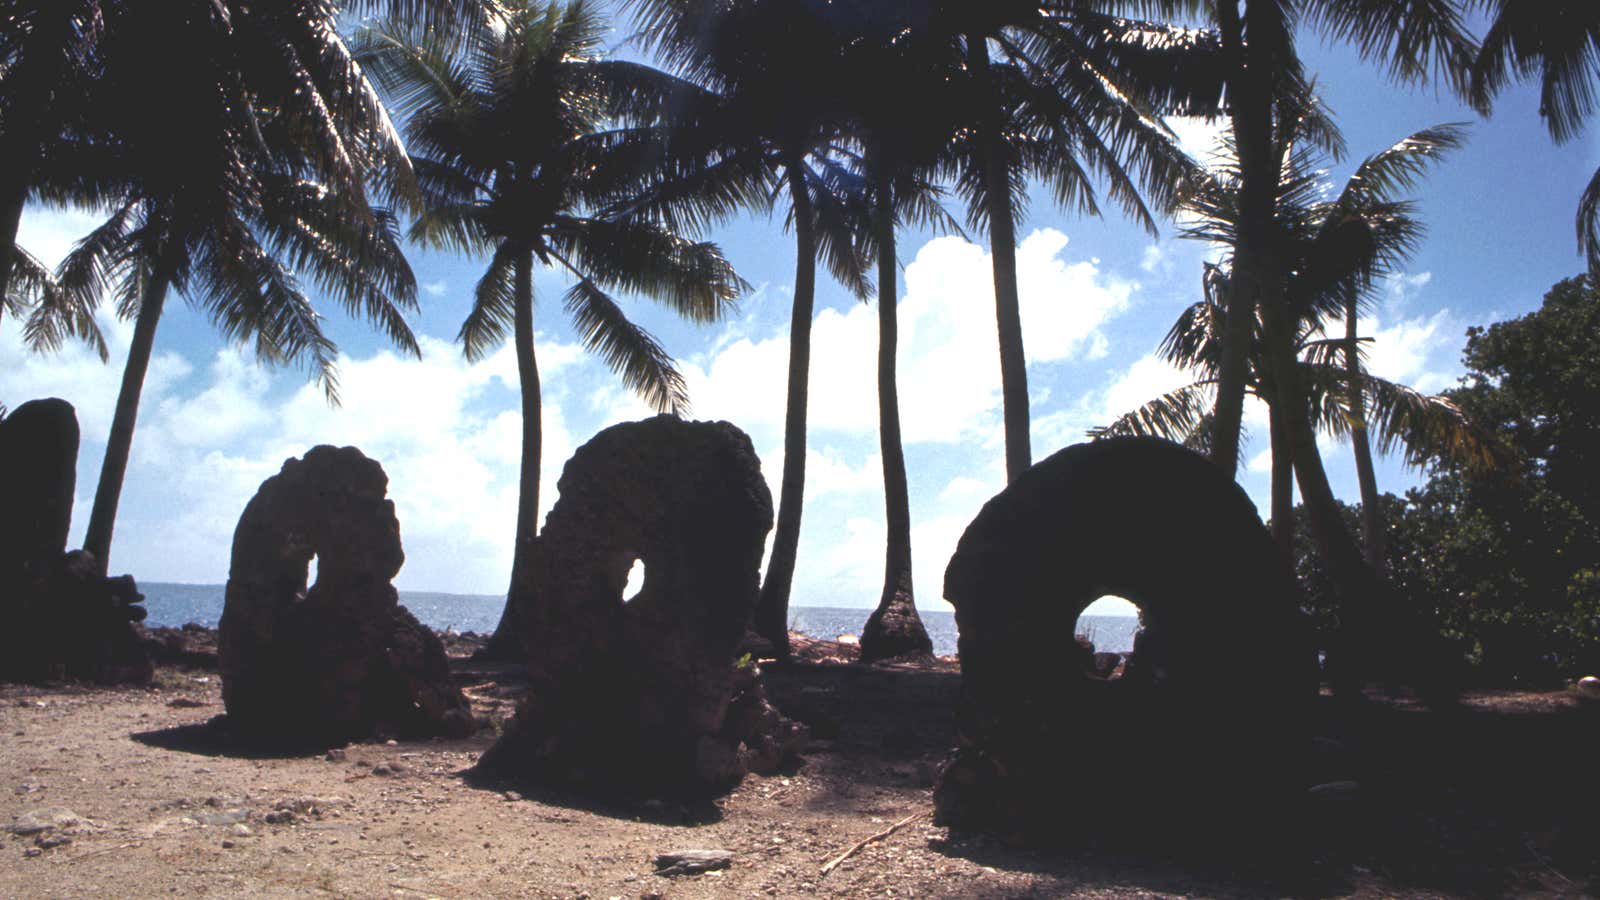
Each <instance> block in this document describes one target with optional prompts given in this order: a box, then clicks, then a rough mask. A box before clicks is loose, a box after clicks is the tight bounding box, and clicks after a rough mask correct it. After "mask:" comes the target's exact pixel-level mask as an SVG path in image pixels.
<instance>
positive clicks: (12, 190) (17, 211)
mask: <svg viewBox="0 0 1600 900" xmlns="http://www.w3.org/2000/svg"><path fill="white" fill-rule="evenodd" d="M27 196H28V191H27V189H26V188H25V187H24V186H23V185H21V184H17V185H7V187H6V189H5V190H4V192H0V301H3V300H4V298H5V297H6V292H7V291H10V290H11V264H12V261H13V260H14V259H15V258H16V250H17V228H18V227H20V226H21V224H22V208H23V206H24V205H25V204H26V202H27ZM4 306H5V304H4V303H3V302H0V308H3V307H4Z"/></svg>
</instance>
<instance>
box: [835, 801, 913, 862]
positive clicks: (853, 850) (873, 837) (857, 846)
mask: <svg viewBox="0 0 1600 900" xmlns="http://www.w3.org/2000/svg"><path fill="white" fill-rule="evenodd" d="M927 813H928V811H927V810H925V809H924V810H920V811H918V812H914V813H912V814H911V815H909V816H906V817H905V818H904V819H901V820H900V821H898V822H896V823H894V824H893V825H890V826H889V827H888V828H885V829H883V830H882V831H879V832H876V833H874V834H869V835H867V836H866V837H864V838H862V839H861V840H859V841H856V842H855V843H854V844H851V845H850V846H849V847H847V848H845V851H844V852H843V853H840V854H839V855H838V856H835V857H834V858H833V859H830V860H828V861H827V862H825V863H823V864H822V872H821V874H822V875H827V874H828V873H829V872H832V871H833V870H834V869H837V868H839V864H840V863H842V862H844V861H845V860H847V859H849V858H850V857H852V856H855V855H856V854H857V853H859V852H861V848H862V847H865V846H866V845H868V844H870V843H872V842H873V841H881V840H883V839H884V838H886V837H888V836H889V835H891V834H894V833H895V832H896V831H899V830H900V829H902V828H904V827H906V826H907V825H910V824H911V823H912V822H915V821H916V820H917V819H919V818H921V817H922V816H925V815H927Z"/></svg>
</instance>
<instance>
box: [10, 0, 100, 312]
mask: <svg viewBox="0 0 1600 900" xmlns="http://www.w3.org/2000/svg"><path fill="white" fill-rule="evenodd" d="M101 5H102V3H101V0H9V2H6V3H5V4H4V5H3V6H0V66H3V71H4V72H5V79H4V82H3V86H0V126H3V127H0V306H7V307H12V303H11V294H10V284H11V279H12V278H13V277H14V275H13V272H14V271H16V272H17V274H19V275H20V276H21V277H22V278H23V279H25V280H27V281H28V282H29V284H28V285H27V288H28V289H29V290H33V291H37V290H38V284H39V282H38V275H39V274H40V267H39V266H38V265H37V260H34V259H32V258H31V257H29V256H26V255H25V254H23V255H18V253H17V248H16V240H17V227H18V224H19V223H20V222H21V220H22V210H23V207H24V206H25V205H26V203H27V201H28V198H29V195H30V194H32V193H33V192H34V191H35V190H36V189H37V188H38V186H39V185H38V178H39V172H38V169H39V167H40V165H41V164H42V163H43V162H44V161H46V160H47V159H49V158H50V157H51V156H52V155H53V154H54V152H55V151H57V150H58V149H60V146H61V142H62V140H63V138H64V136H65V134H66V133H67V131H68V130H69V128H70V127H71V124H70V123H71V122H72V119H73V117H74V116H76V115H79V114H81V113H82V106H81V104H80V103H79V102H78V101H79V99H80V98H81V97H82V96H83V93H84V90H85V88H86V86H87V85H88V83H89V81H90V79H91V78H92V72H93V70H94V68H95V55H96V45H97V43H98V41H99V37H100V32H101V27H102V24H103V17H102V14H101ZM14 261H15V262H14ZM9 311H11V312H12V313H13V314H15V313H16V312H17V310H16V309H15V308H14V307H12V308H10V310H9Z"/></svg>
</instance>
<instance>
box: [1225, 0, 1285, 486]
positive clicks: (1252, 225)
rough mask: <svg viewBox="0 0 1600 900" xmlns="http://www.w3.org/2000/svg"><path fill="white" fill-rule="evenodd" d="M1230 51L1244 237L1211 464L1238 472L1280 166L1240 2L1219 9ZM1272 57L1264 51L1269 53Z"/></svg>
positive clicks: (1239, 243) (1236, 258)
mask: <svg viewBox="0 0 1600 900" xmlns="http://www.w3.org/2000/svg"><path fill="white" fill-rule="evenodd" d="M1217 10H1218V13H1219V22H1218V24H1219V25H1220V30H1221V32H1222V46H1223V52H1224V53H1225V54H1226V55H1227V56H1228V57H1229V58H1230V68H1231V70H1232V71H1231V74H1230V75H1229V78H1228V87H1227V90H1228V94H1229V96H1231V97H1233V98H1235V99H1234V100H1233V101H1232V103H1231V116H1232V120H1233V139H1234V146H1235V148H1236V152H1237V153H1238V155H1239V170H1240V173H1241V183H1240V186H1239V222H1238V236H1237V238H1236V242H1235V245H1234V252H1233V276H1232V278H1231V279H1230V280H1229V286H1228V295H1227V308H1226V316H1225V320H1224V322H1223V334H1222V358H1221V360H1220V361H1219V363H1218V366H1217V405H1216V412H1215V414H1214V416H1213V417H1212V422H1211V459H1212V461H1214V462H1215V463H1216V464H1217V465H1219V466H1221V467H1222V468H1223V469H1224V470H1225V471H1227V472H1228V474H1230V475H1232V474H1234V473H1235V472H1236V471H1237V470H1238V466H1239V430H1240V426H1241V424H1242V422H1243V419H1244V393H1245V384H1246V382H1247V381H1248V380H1249V377H1250V342H1251V339H1252V338H1253V331H1254V327H1255V318H1256V309H1257V308H1258V305H1265V304H1267V303H1269V302H1270V301H1271V298H1270V297H1268V296H1267V290H1268V286H1269V285H1271V283H1272V282H1271V280H1270V278H1269V276H1268V271H1267V270H1268V269H1269V268H1270V265H1269V264H1270V262H1271V260H1270V255H1271V252H1272V251H1271V246H1270V240H1269V238H1270V235H1271V233H1272V218H1273V204H1274V198H1275V196H1276V193H1277V192H1276V186H1277V179H1278V166H1276V165H1274V164H1273V162H1274V159H1275V157H1274V154H1273V152H1272V121H1273V120H1272V90H1271V85H1270V84H1269V83H1268V79H1269V77H1270V73H1267V72H1258V71H1257V70H1256V68H1255V67H1251V66H1247V65H1246V64H1245V63H1246V54H1247V53H1249V52H1251V51H1254V50H1256V49H1257V48H1256V47H1254V45H1251V46H1250V47H1248V48H1247V47H1246V45H1245V42H1244V30H1243V24H1242V23H1241V22H1240V20H1239V11H1238V8H1237V6H1235V5H1234V4H1233V3H1219V4H1217ZM1262 55H1263V56H1264V55H1265V50H1263V51H1262Z"/></svg>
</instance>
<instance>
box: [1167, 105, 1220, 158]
mask: <svg viewBox="0 0 1600 900" xmlns="http://www.w3.org/2000/svg"><path fill="white" fill-rule="evenodd" d="M1167 127H1169V128H1171V129H1172V132H1173V133H1174V134H1176V135H1177V136H1178V146H1179V148H1181V149H1182V150H1183V152H1184V153H1187V154H1189V156H1190V158H1192V159H1194V160H1195V161H1196V162H1199V163H1202V164H1205V165H1211V164H1213V163H1214V162H1215V157H1216V154H1217V152H1218V150H1219V149H1220V147H1221V141H1222V137H1223V135H1225V134H1227V130H1228V120H1227V119H1225V118H1217V119H1210V120H1207V119H1203V118H1200V117H1198V116H1169V117H1167Z"/></svg>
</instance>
